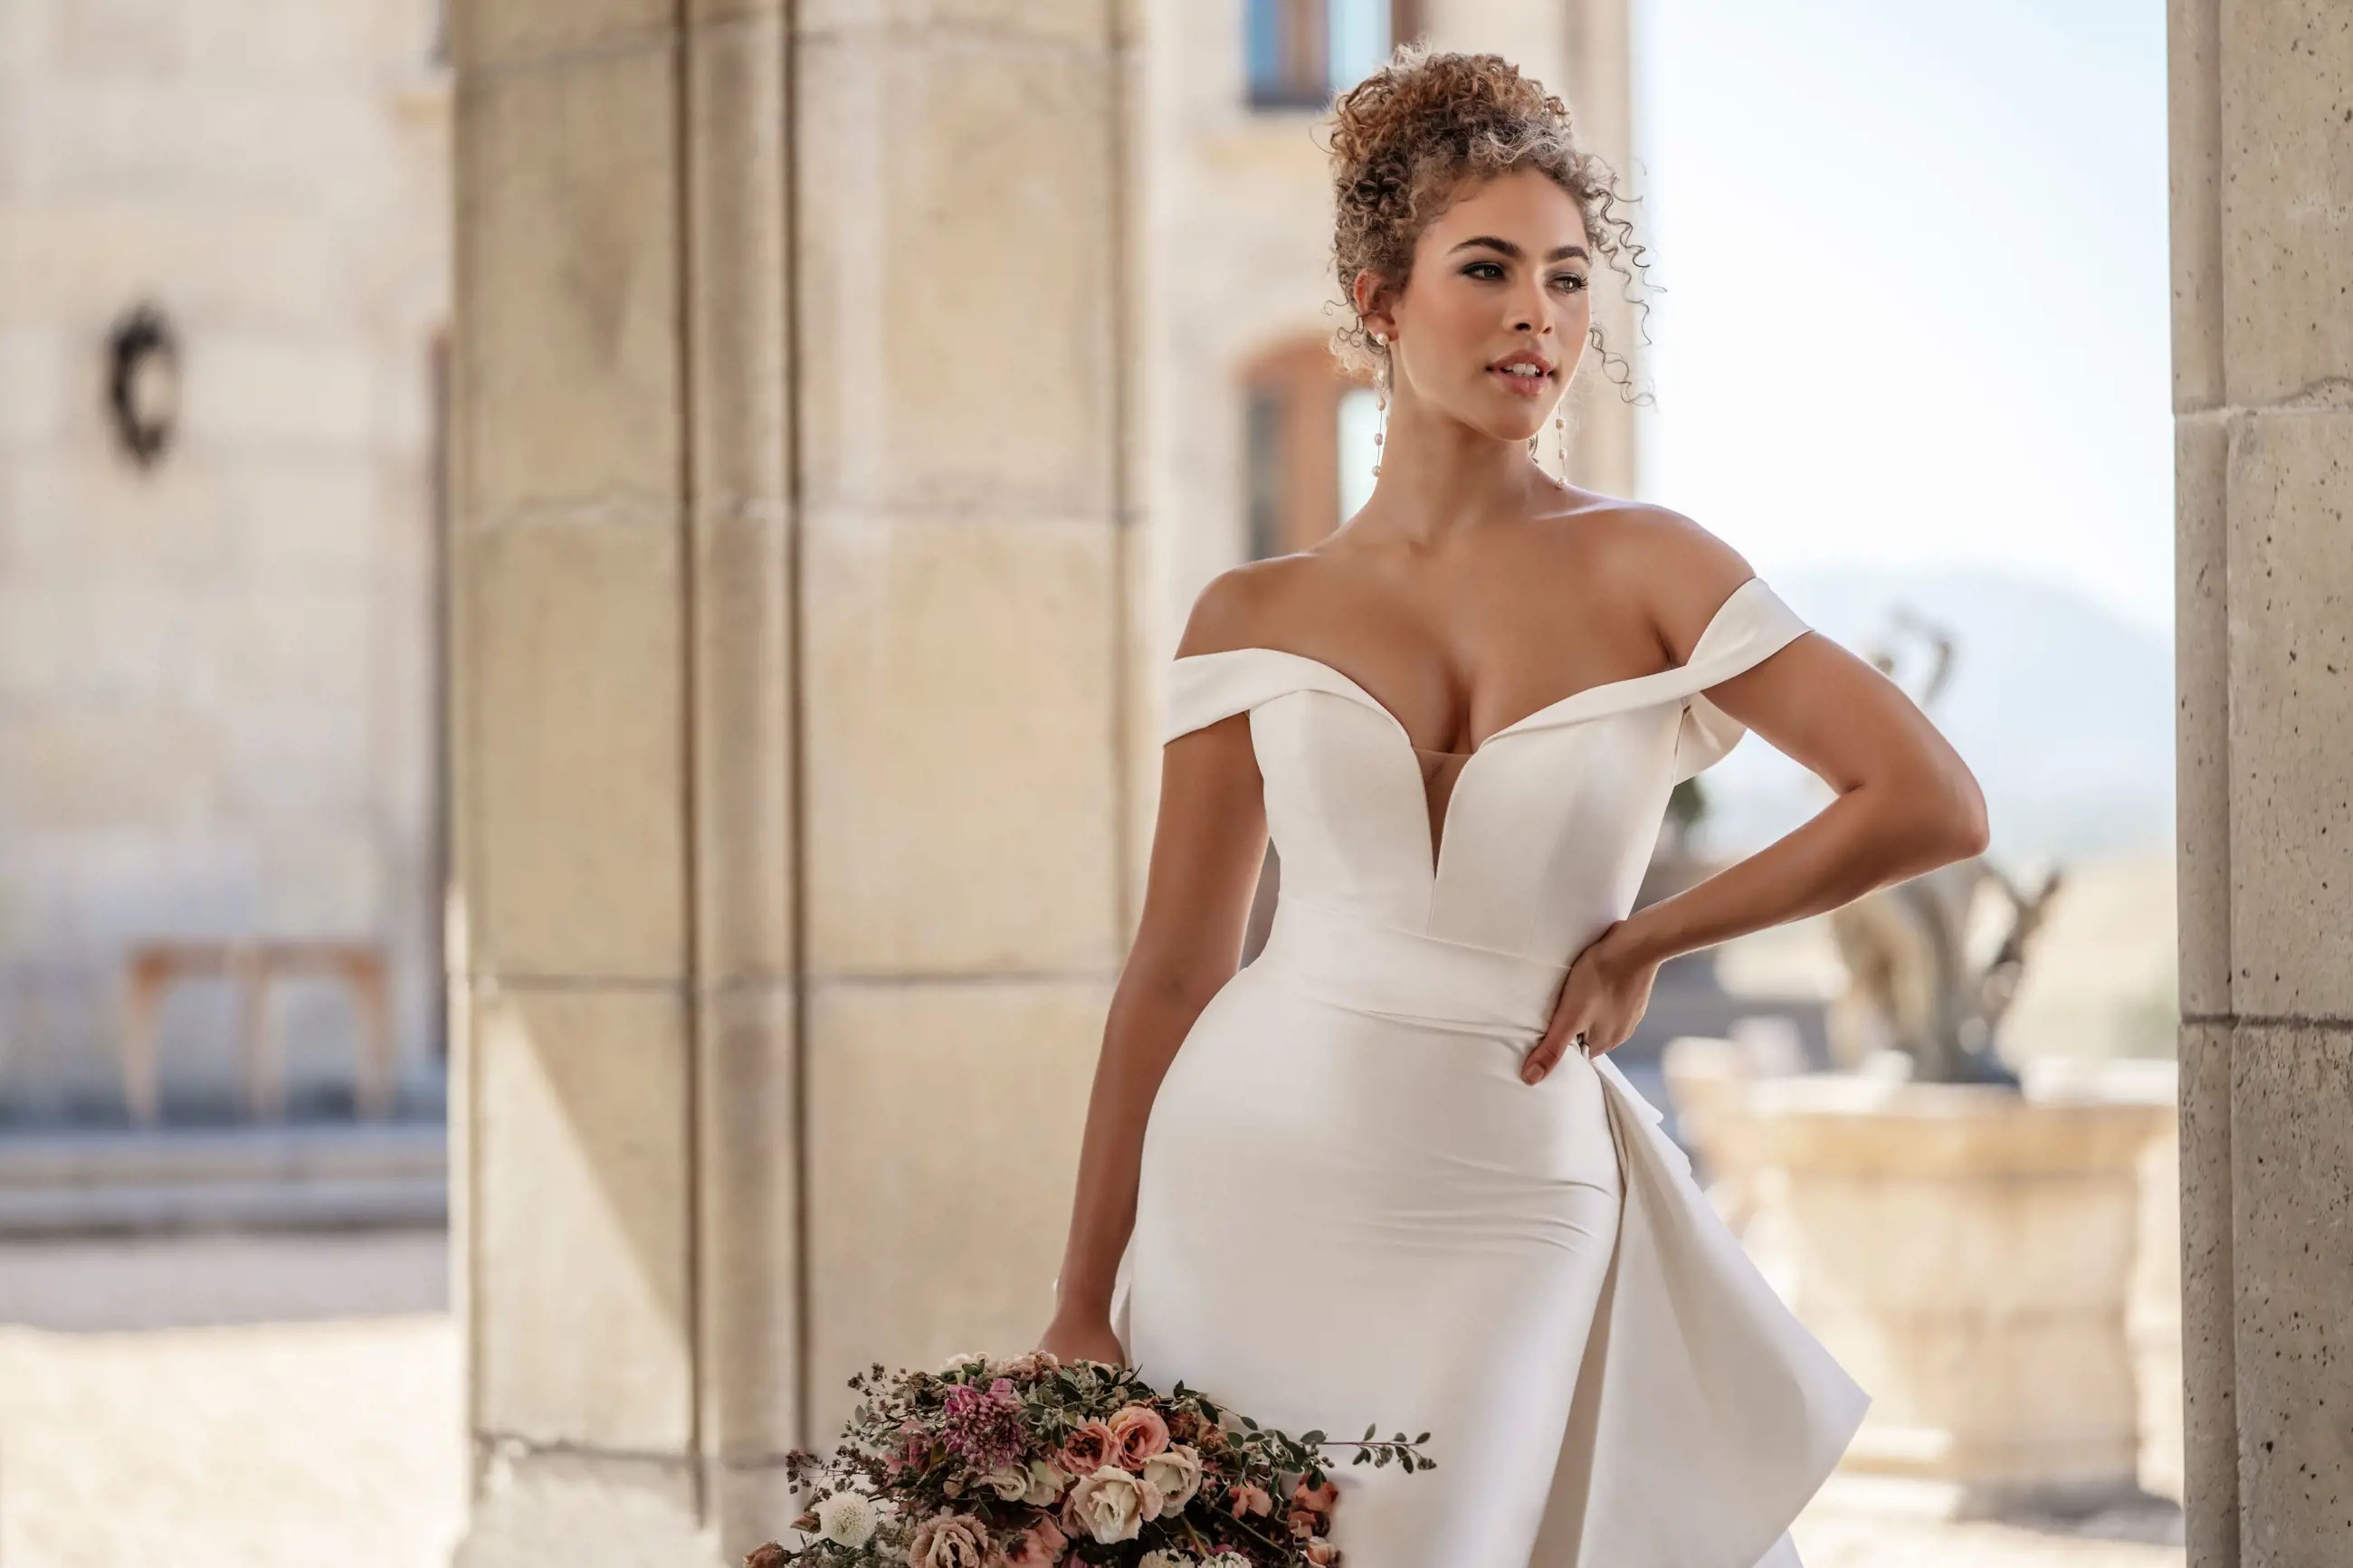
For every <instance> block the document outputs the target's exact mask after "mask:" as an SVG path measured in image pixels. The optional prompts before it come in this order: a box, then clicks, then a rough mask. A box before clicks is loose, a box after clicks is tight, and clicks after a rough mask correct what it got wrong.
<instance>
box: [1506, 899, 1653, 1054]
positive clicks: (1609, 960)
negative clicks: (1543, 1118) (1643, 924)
mask: <svg viewBox="0 0 2353 1568" xmlns="http://www.w3.org/2000/svg"><path fill="white" fill-rule="evenodd" d="M1627 947H1628V943H1627V931H1626V922H1625V921H1612V922H1611V923H1610V925H1609V929H1608V930H1606V931H1603V932H1602V933H1601V934H1600V935H1599V936H1598V937H1595V938H1594V939H1593V940H1592V942H1588V943H1587V944H1586V947H1585V950H1584V951H1583V952H1579V953H1578V954H1577V958H1576V960H1575V961H1574V962H1573V963H1570V964H1569V966H1568V974H1567V977H1566V978H1565V979H1563V980H1562V982H1561V985H1560V1000H1559V1002H1558V1003H1557V1004H1556V1005H1555V1006H1554V1008H1553V1015H1552V1023H1551V1024H1550V1025H1549V1026H1547V1027H1546V1029H1545V1032H1544V1037H1543V1038H1541V1039H1539V1040H1538V1041H1537V1042H1536V1043H1535V1045H1534V1046H1533V1047H1530V1048H1529V1050H1528V1054H1527V1055H1526V1056H1525V1058H1522V1059H1521V1062H1520V1077H1521V1078H1522V1079H1525V1080H1526V1081H1527V1082H1529V1083H1541V1082H1543V1081H1544V1076H1545V1074H1546V1073H1548V1072H1550V1071H1551V1070H1552V1069H1553V1066H1554V1064H1556V1062H1558V1061H1559V1060H1560V1058H1561V1057H1562V1056H1563V1055H1564V1054H1565V1053H1567V1050H1568V1049H1569V1047H1570V1044H1571V1042H1572V1041H1573V1040H1574V1039H1575V1038H1576V1037H1577V1036H1578V1035H1582V1036H1584V1047H1585V1054H1586V1056H1587V1057H1588V1058H1592V1057H1598V1056H1601V1055H1603V1054H1604V1053H1606V1052H1608V1051H1609V1050H1611V1049H1614V1048H1615V1047H1619V1046H1621V1045H1623V1044H1625V1042H1626V1037H1627V1036H1629V1035H1630V1034H1632V1033H1633V1032H1634V1026H1635V1025H1636V1024H1638V1023H1640V1022H1641V1017H1642V1014H1643V1013H1644V1011H1645V1010H1647V1009H1648V1008H1649V1006H1650V1005H1651V982H1652V981H1654V980H1656V979H1657V978H1658V974H1659V961H1658V960H1656V959H1645V958H1642V957H1640V956H1638V955H1636V954H1634V953H1631V952H1628V951H1627Z"/></svg>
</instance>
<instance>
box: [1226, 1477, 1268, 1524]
mask: <svg viewBox="0 0 2353 1568" xmlns="http://www.w3.org/2000/svg"><path fill="white" fill-rule="evenodd" d="M1226 1499H1227V1506H1228V1507H1229V1509H1230V1510H1232V1511H1233V1516H1234V1517H1235V1518H1236V1519H1247V1518H1249V1517H1250V1515H1251V1514H1254V1513H1272V1512H1273V1511H1274V1500H1273V1499H1272V1498H1271V1497H1269V1496H1267V1495H1266V1489H1265V1488H1264V1487H1261V1486H1258V1485H1256V1484H1254V1483H1252V1482H1250V1481H1237V1482H1235V1483H1234V1485H1233V1488H1232V1489H1230V1490H1229V1492H1228V1493H1227V1494H1226Z"/></svg>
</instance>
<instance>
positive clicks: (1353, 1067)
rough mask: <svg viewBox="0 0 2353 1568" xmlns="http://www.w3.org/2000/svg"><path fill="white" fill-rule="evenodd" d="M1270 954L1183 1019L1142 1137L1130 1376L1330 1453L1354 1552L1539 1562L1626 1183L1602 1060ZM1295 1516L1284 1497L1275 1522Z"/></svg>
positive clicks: (1483, 1566)
mask: <svg viewBox="0 0 2353 1568" xmlns="http://www.w3.org/2000/svg"><path fill="white" fill-rule="evenodd" d="M1270 956H1271V957H1274V958H1276V959H1277V960H1279V958H1280V955H1279V954H1271V955H1269V956H1262V957H1261V960H1260V961H1259V962H1258V963H1253V964H1251V965H1250V966H1249V967H1248V968H1245V969H1243V970H1242V971H1240V973H1237V974H1236V975H1235V976H1234V977H1233V979H1232V980H1231V981H1229V983H1228V984H1226V985H1225V986H1224V987H1223V988H1222V989H1221V990H1220V991H1219V993H1218V994H1217V995H1216V996H1215V997H1214V998H1212V1000H1211V1001H1210V1003H1209V1004H1208V1006H1207V1007H1205V1008H1204V1009H1203V1010H1202V1012H1201V1013H1200V1015H1199V1016H1198V1018H1197V1019H1196V1021H1195V1022H1194V1024H1193V1026H1192V1028H1191V1030H1190V1032H1189V1033H1188V1035H1187V1038H1186V1040H1185V1042H1184V1044H1183V1046H1182V1047H1181V1048H1180V1049H1179V1050H1178V1051H1177V1053H1176V1057H1175V1058H1174V1059H1173V1061H1172V1062H1171V1064H1170V1067H1169V1069H1168V1072H1167V1075H1166V1078H1165V1079H1164V1080H1163V1082H1162V1084H1161V1086H1160V1089H1159V1092H1158V1094H1157V1096H1156V1097H1155V1101H1154V1104H1153V1108H1152V1112H1151V1116H1150V1120H1149V1121H1148V1122H1147V1124H1146V1129H1145V1138H1144V1147H1143V1154H1142V1164H1141V1169H1140V1173H1139V1185H1138V1189H1137V1195H1136V1215H1135V1224H1134V1232H1133V1235H1132V1237H1131V1241H1130V1244H1129V1252H1128V1256H1127V1258H1125V1259H1124V1268H1125V1270H1126V1273H1127V1279H1126V1284H1125V1294H1124V1304H1123V1307H1122V1310H1121V1312H1120V1323H1121V1328H1122V1332H1123V1335H1124V1342H1125V1344H1124V1348H1125V1349H1126V1351H1127V1352H1128V1356H1129V1359H1130V1360H1131V1361H1133V1362H1134V1363H1136V1365H1137V1367H1138V1370H1139V1371H1140V1372H1141V1373H1142V1374H1143V1375H1144V1376H1145V1378H1147V1379H1149V1380H1150V1381H1152V1382H1154V1383H1155V1384H1158V1385H1160V1386H1162V1387H1164V1388H1166V1387H1168V1386H1170V1385H1172V1384H1174V1383H1176V1382H1177V1381H1179V1380H1181V1381H1182V1382H1183V1383H1185V1384H1187V1386H1188V1387H1192V1388H1196V1389H1198V1390H1199V1391H1200V1392H1202V1393H1203V1394H1207V1395H1208V1396H1209V1397H1210V1398H1211V1399H1213V1400H1216V1401H1218V1402H1219V1403H1220V1404H1223V1405H1229V1406H1230V1407H1231V1408H1232V1409H1234V1410H1235V1411H1237V1412H1240V1413H1245V1414H1248V1415H1252V1416H1254V1417H1256V1418H1258V1419H1259V1420H1260V1421H1261V1423H1264V1424H1269V1425H1272V1426H1280V1427H1282V1428H1283V1429H1284V1430H1286V1431H1289V1432H1290V1433H1292V1434H1293V1436H1297V1435H1298V1434H1300V1433H1303V1432H1305V1431H1308V1430H1311V1429H1316V1428H1320V1429H1322V1430H1323V1431H1324V1433H1325V1434H1326V1436H1327V1437H1329V1438H1333V1439H1339V1440H1343V1441H1359V1440H1361V1439H1362V1437H1363V1435H1364V1432H1365V1429H1366V1426H1372V1427H1374V1428H1375V1429H1376V1436H1377V1437H1379V1438H1383V1439H1386V1438H1390V1437H1393V1436H1396V1435H1397V1434H1398V1433H1400V1432H1401V1433H1403V1434H1404V1435H1405V1436H1407V1437H1408V1438H1409V1439H1410V1438H1415V1437H1419V1436H1420V1434H1422V1433H1423V1432H1428V1433H1429V1434H1430V1436H1429V1439H1428V1441H1427V1442H1425V1443H1423V1444H1421V1445H1420V1447H1421V1451H1422V1452H1423V1453H1424V1454H1426V1455H1427V1456H1428V1457H1429V1458H1431V1459H1433V1460H1434V1461H1435V1462H1436V1467H1435V1468H1431V1469H1427V1470H1422V1469H1416V1470H1413V1471H1411V1472H1408V1471H1407V1470H1405V1469H1404V1468H1401V1467H1399V1466H1398V1465H1396V1464H1394V1463H1392V1464H1389V1465H1387V1466H1381V1467H1376V1466H1374V1465H1372V1464H1371V1463H1369V1462H1367V1463H1366V1464H1362V1465H1358V1464H1354V1463H1351V1462H1350V1460H1351V1458H1352V1456H1353V1454H1354V1453H1355V1452H1356V1450H1354V1449H1351V1448H1348V1447H1335V1448H1330V1449H1327V1450H1326V1463H1327V1465H1328V1466H1329V1468H1330V1473H1331V1476H1332V1479H1333V1481H1334V1483H1335V1485H1336V1486H1337V1488H1338V1489H1339V1495H1340V1501H1339V1504H1338V1507H1337V1510H1336V1513H1335V1524H1334V1542H1335V1545H1337V1546H1338V1547H1339V1548H1340V1549H1341V1551H1342V1552H1343V1558H1342V1561H1343V1563H1344V1565H1345V1568H1433V1565H1436V1564H1444V1565H1446V1568H1527V1565H1528V1563H1529V1557H1530V1552H1531V1550H1532V1548H1533V1546H1534V1544H1535V1540H1536V1536H1537V1531H1538V1527H1539V1524H1540V1521H1542V1519H1543V1517H1544V1515H1545V1511H1546V1505H1547V1502H1548V1501H1549V1498H1548V1492H1549V1490H1550V1489H1551V1488H1552V1487H1553V1486H1554V1485H1555V1464H1556V1459H1557V1458H1558V1457H1559V1454H1560V1451H1561V1445H1562V1437H1563V1433H1564V1430H1565V1429H1566V1428H1567V1423H1568V1418H1569V1407H1570V1401H1571V1398H1572V1396H1573V1394H1575V1392H1576V1381H1577V1368H1578V1364H1579V1363H1580V1361H1581V1360H1582V1359H1583V1357H1584V1354H1585V1349H1586V1338H1587V1334H1588V1330H1589V1329H1590V1327H1591V1325H1592V1322H1593V1319H1594V1309H1595V1304H1596V1301H1597V1300H1598V1299H1599V1296H1600V1294H1601V1291H1602V1289H1603V1285H1604V1280H1605V1278H1606V1277H1607V1275H1608V1272H1609V1264H1610V1259H1611V1255H1612V1249H1613V1247H1614V1246H1615V1244H1616V1240H1617V1237H1618V1227H1619V1219H1620V1205H1621V1203H1622V1201H1623V1194H1622V1185H1621V1173H1620V1164H1619V1158H1618V1154H1617V1152H1616V1148H1615V1145H1614V1144H1613V1142H1612V1139H1611V1135H1610V1130H1609V1120H1608V1114H1607V1110H1606V1107H1605V1104H1604V1100H1603V1088H1602V1085H1601V1082H1600V1079H1599V1072H1598V1069H1597V1068H1595V1067H1594V1065H1593V1064H1592V1063H1591V1062H1590V1061H1588V1059H1587V1058H1585V1057H1584V1055H1583V1054H1582V1053H1580V1052H1578V1051H1577V1050H1574V1049H1572V1050H1570V1051H1569V1052H1567V1054H1566V1056H1565V1057H1564V1058H1563V1059H1562V1060H1561V1061H1560V1062H1559V1063H1558V1064H1556V1066H1555V1068H1553V1070H1552V1071H1551V1072H1550V1073H1548V1074H1547V1075H1546V1077H1545V1079H1543V1081H1542V1082H1540V1083H1536V1084H1529V1083H1526V1082H1525V1081H1523V1080H1522V1079H1520V1077H1519V1068H1520V1065H1521V1060H1522V1058H1523V1057H1524V1055H1525V1052H1526V1051H1527V1050H1528V1049H1529V1048H1530V1047H1532V1046H1533V1045H1534V1044H1535V1038H1536V1036H1537V1033H1538V1031H1536V1030H1535V1029H1534V1028H1531V1027H1528V1026H1525V1025H1524V1024H1504V1023H1501V1022H1498V1021H1496V1020H1495V1019H1494V1018H1493V1017H1489V1018H1485V1019H1462V1018H1445V1017H1430V1016H1409V1015H1403V1014H1399V1013H1398V1012H1396V1011H1394V1010H1389V1009H1385V1008H1382V1007H1378V1006H1372V1005H1355V999H1354V997H1353V994H1352V993H1351V992H1350V991H1348V990H1347V989H1345V987H1344V988H1341V989H1338V990H1335V988H1334V987H1333V986H1332V985H1330V984H1314V983H1311V982H1309V981H1307V980H1305V979H1304V978H1303V973H1301V972H1298V971H1294V970H1293V969H1291V968H1289V967H1287V966H1286V965H1285V964H1284V963H1282V962H1279V961H1277V962H1270ZM1278 1517H1279V1516H1278Z"/></svg>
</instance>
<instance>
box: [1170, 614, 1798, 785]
mask: <svg viewBox="0 0 2353 1568" xmlns="http://www.w3.org/2000/svg"><path fill="white" fill-rule="evenodd" d="M1764 581H1765V579H1764V578H1763V576H1761V575H1757V576H1751V577H1747V578H1746V579H1744V580H1743V581H1742V582H1740V583H1739V584H1737V585H1736V586H1735V587H1734V588H1733V590H1732V592H1730V593H1729V594H1726V595H1725V596H1724V602H1723V603H1722V604H1719V605H1716V607H1715V613H1714V614H1712V615H1710V616H1708V620H1707V625H1706V626H1703V627H1701V628H1700V634H1699V637H1698V638H1697V639H1696V640H1694V642H1693V644H1692V652H1691V657H1690V658H1687V659H1685V660H1683V662H1682V663H1681V664H1671V665H1669V666H1667V668H1664V669H1653V670H1648V671H1645V672H1644V673H1643V674H1641V675H1628V676H1621V677H1620V678H1619V679H1615V680H1603V681H1597V682H1595V683H1594V684H1593V685H1590V686H1584V687H1579V688H1578V689H1577V690H1575V691H1572V692H1570V693H1569V694H1568V695H1567V696H1566V697H1556V698H1555V699H1553V700H1551V701H1549V702H1546V703H1544V704H1542V705H1541V706H1539V707H1537V708H1535V710H1532V711H1530V712H1526V713H1523V714H1522V715H1520V717H1518V718H1517V719H1514V720H1513V721H1511V722H1510V723H1508V724H1505V725H1504V726H1503V728H1501V729H1499V730H1496V731H1493V732H1492V733H1490V734H1488V735H1486V736H1484V737H1483V738H1482V739H1481V740H1480V742H1479V743H1478V744H1477V745H1474V746H1472V748H1471V749H1470V750H1469V751H1467V752H1446V751H1440V750H1438V749H1437V748H1436V747H1432V746H1418V745H1415V744H1414V740H1413V732H1412V731H1409V730H1408V729H1407V728H1406V725H1405V721H1404V720H1402V719H1400V718H1398V715H1397V710H1395V709H1393V708H1391V707H1390V706H1389V705H1388V703H1386V702H1384V701H1382V700H1380V699H1379V698H1377V697H1376V696H1374V695H1373V694H1372V693H1371V692H1370V691H1368V690H1366V689H1365V687H1364V686H1363V685H1362V684H1360V683H1359V682H1358V681H1356V679H1354V678H1353V677H1351V676H1350V675H1349V674H1348V673H1347V672H1346V671H1345V670H1344V669H1341V668H1339V667H1338V666H1336V665H1334V664H1331V663H1328V662H1326V661H1325V660H1324V659H1320V658H1316V657H1315V656H1314V655H1313V654H1305V653H1294V652H1293V651H1292V650H1291V649H1289V648H1282V647H1266V646H1264V645H1261V644H1255V643H1253V644H1245V645H1243V646H1241V647H1225V648H1212V649H1209V650H1208V651H1207V652H1204V653H1188V654H1179V655H1177V656H1176V658H1174V659H1172V660H1171V661H1170V662H1171V663H1172V664H1192V663H1195V662H1198V661H1200V660H1204V659H1231V658H1235V657H1236V656H1238V655H1244V654H1255V655H1272V656H1274V657H1275V658H1290V659H1297V660H1299V661H1300V662H1301V663H1303V664H1308V665H1312V666H1314V668H1317V669H1320V670H1322V671H1324V673H1325V674H1327V675H1329V676H1330V677H1331V678H1332V679H1334V680H1335V681H1337V682H1338V683H1339V684H1340V685H1341V686H1342V687H1343V688H1345V689H1346V690H1347V691H1349V692H1350V693H1352V694H1353V695H1355V696H1356V697H1357V698H1359V699H1361V700H1363V701H1364V703H1365V704H1366V706H1367V707H1369V708H1371V709H1373V710H1375V711H1377V712H1378V713H1380V714H1382V715H1383V716H1384V717H1386V718H1387V719H1388V721H1389V723H1390V724H1391V725H1393V726H1395V728H1396V730H1397V731H1398V734H1399V735H1400V736H1401V737H1403V738H1404V741H1405V743H1406V745H1407V746H1408V747H1409V748H1411V749H1412V750H1414V751H1417V752H1423V753H1424V754H1426V755H1429V756H1437V757H1459V758H1461V759H1462V760H1463V761H1464V763H1466V764H1467V763H1468V762H1469V760H1470V759H1471V758H1472V757H1475V756H1477V755H1478V754H1479V753H1480V752H1483V751H1485V750H1486V749H1487V748H1488V747H1489V746H1492V745H1493V744H1494V743H1495V742H1497V741H1500V740H1502V739H1503V738H1504V736H1506V735H1510V734H1514V733H1515V732H1517V731H1522V730H1525V729H1528V728H1531V727H1533V726H1535V725H1536V724H1537V723H1539V722H1540V721H1548V720H1551V719H1554V718H1557V717H1559V716H1561V715H1563V714H1564V713H1566V712H1567V710H1569V709H1570V708H1572V707H1573V706H1575V705H1577V704H1579V703H1585V702H1590V701H1593V700H1596V699H1597V697H1598V696H1599V694H1601V693H1605V692H1609V693H1615V692H1619V691H1621V690H1624V689H1629V688H1632V687H1637V686H1640V685H1641V684H1642V683H1644V682H1646V681H1648V682H1654V683H1658V684H1662V685H1663V684H1666V683H1668V682H1670V681H1672V680H1673V679H1675V678H1676V677H1678V676H1682V675H1683V674H1685V673H1687V672H1688V671H1689V670H1690V669H1691V668H1692V667H1693V666H1694V665H1695V664H1697V663H1698V662H1699V661H1700V658H1701V656H1702V655H1703V654H1704V652H1705V650H1706V648H1707V645H1708V641H1709V639H1710V637H1712V636H1713V635H1714V634H1715V629H1716V628H1717V626H1720V625H1722V624H1723V621H1724V618H1725V614H1726V613H1727V612H1728V611H1729V610H1730V609H1731V608H1732V605H1733V604H1734V602H1735V601H1736V600H1738V599H1739V598H1740V597H1741V596H1742V595H1745V594H1746V593H1747V592H1748V591H1749V590H1750V589H1752V588H1756V587H1758V586H1760V585H1761V584H1763V583H1764Z"/></svg>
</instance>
